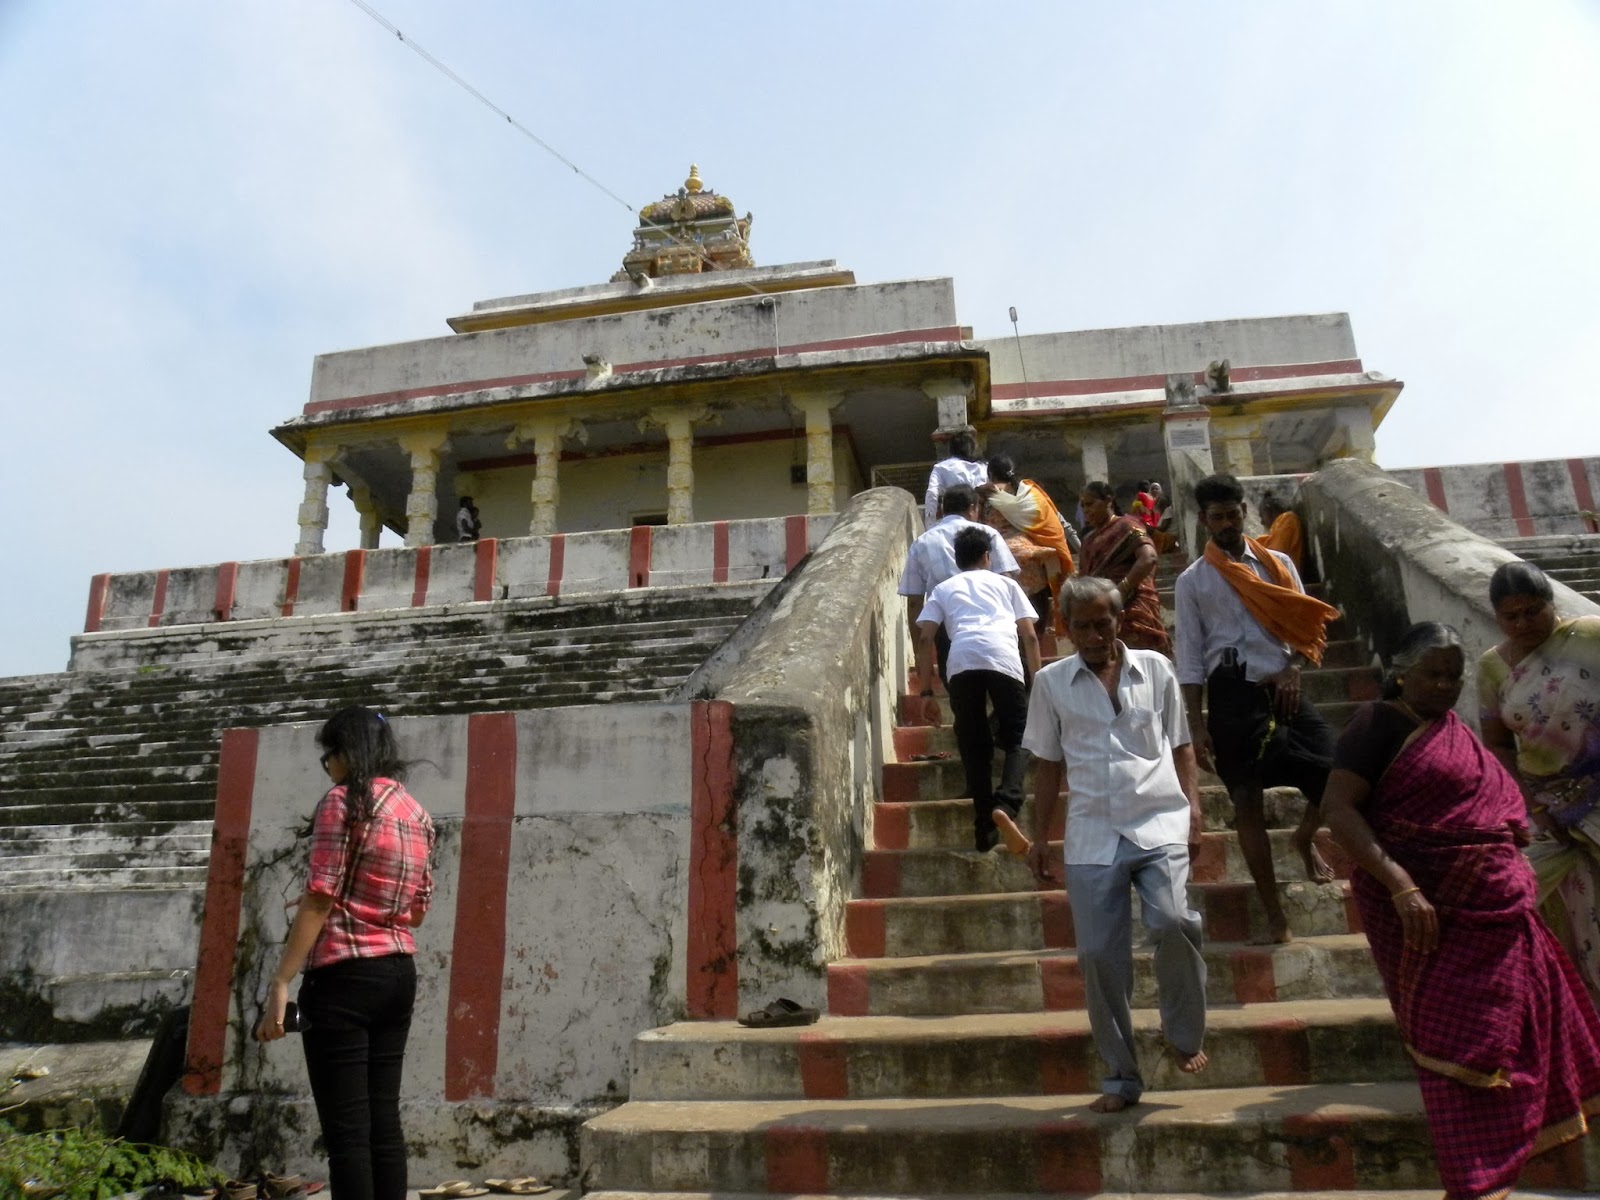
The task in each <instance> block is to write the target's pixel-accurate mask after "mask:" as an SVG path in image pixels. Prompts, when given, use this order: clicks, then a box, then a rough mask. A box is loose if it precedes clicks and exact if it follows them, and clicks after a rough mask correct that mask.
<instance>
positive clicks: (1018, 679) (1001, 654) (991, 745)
mask: <svg viewBox="0 0 1600 1200" xmlns="http://www.w3.org/2000/svg"><path fill="white" fill-rule="evenodd" d="M993 536H994V531H993V530H991V529H989V528H987V527H985V526H982V525H974V526H970V527H968V528H965V529H962V530H960V531H959V532H958V533H957V534H956V536H955V556H956V566H957V567H958V568H959V570H958V572H957V573H956V574H955V575H953V576H952V577H951V578H949V579H946V580H945V581H944V582H943V583H941V584H939V586H938V587H936V588H934V589H933V591H932V592H930V593H929V594H928V598H927V601H926V602H925V603H924V604H923V606H922V614H921V616H920V617H919V618H918V620H917V632H918V636H917V674H918V675H919V676H920V677H921V678H922V679H924V680H926V679H929V678H931V672H932V670H933V659H934V654H935V646H934V636H935V634H936V633H937V632H938V631H939V629H940V628H941V627H942V628H943V629H944V631H945V634H946V635H947V636H948V638H949V640H950V654H949V660H948V663H947V666H946V671H947V674H946V675H945V677H944V679H945V690H946V691H947V692H949V694H950V712H951V714H952V715H953V716H954V718H955V727H956V746H957V748H958V749H959V751H960V753H961V767H962V770H963V771H964V772H965V773H966V779H967V795H969V796H970V797H971V798H972V823H973V836H974V842H975V844H976V846H977V848H978V850H979V852H983V851H987V850H991V849H993V848H994V846H995V845H996V843H997V842H998V841H999V840H1000V833H999V831H998V830H997V828H996V819H997V817H998V816H999V814H1001V813H1003V814H1004V822H1003V825H1004V826H1006V827H1010V828H1014V827H1015V821H1016V816H1017V814H1018V813H1019V812H1020V811H1021V810H1022V796H1023V793H1022V787H1023V777H1024V775H1025V774H1026V772H1027V769H1028V755H1027V753H1026V752H1025V751H1024V750H1023V749H1022V730H1023V726H1024V724H1025V723H1026V721H1027V718H1028V682H1029V681H1030V680H1031V679H1032V678H1033V677H1034V676H1035V675H1036V674H1038V672H1039V637H1038V635H1037V634H1036V633H1035V632H1034V629H1033V622H1034V616H1035V614H1034V611H1033V603H1032V602H1031V601H1030V600H1029V599H1028V597H1027V595H1026V593H1024V592H1023V590H1022V586H1021V585H1020V584H1019V583H1017V581H1016V580H1015V579H1011V578H1008V577H1007V576H1005V575H997V574H995V573H994V572H993V571H991V570H990V569H989V567H990V562H989V560H990V555H991V546H992V542H991V538H992V537H993ZM1019 647H1020V650H1019ZM922 696H923V702H924V706H925V708H926V710H927V712H926V715H928V716H930V717H931V718H932V720H933V721H934V723H935V724H937V723H938V719H939V713H938V710H937V708H936V707H934V705H935V704H936V701H934V698H933V689H932V688H930V687H924V688H923V689H922ZM991 709H992V710H993V713H994V728H993V730H991V727H990V723H989V714H990V710H991ZM996 745H998V746H999V748H1000V749H1001V751H1003V752H1004V754H1005V764H1004V766H1003V767H1002V768H1001V772H1000V786H999V787H998V788H996V787H995V786H994V778H993V777H994V751H995V746H996ZM1008 848H1010V849H1016V850H1021V849H1024V847H1021V846H1017V847H1011V846H1008Z"/></svg>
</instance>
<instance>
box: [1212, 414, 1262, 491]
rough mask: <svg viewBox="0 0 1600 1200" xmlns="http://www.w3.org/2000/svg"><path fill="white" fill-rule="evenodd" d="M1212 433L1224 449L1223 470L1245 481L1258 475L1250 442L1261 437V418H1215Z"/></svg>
mask: <svg viewBox="0 0 1600 1200" xmlns="http://www.w3.org/2000/svg"><path fill="white" fill-rule="evenodd" d="M1211 432H1212V434H1213V435H1214V436H1215V437H1216V439H1217V441H1218V443H1219V444H1220V446H1221V449H1222V456H1221V457H1222V470H1223V473H1224V474H1227V475H1237V476H1238V477H1239V478H1241V479H1243V478H1245V477H1246V476H1248V475H1254V474H1255V473H1256V460H1255V453H1254V451H1253V450H1252V449H1251V447H1250V440H1251V439H1252V438H1255V437H1260V436H1261V418H1260V417H1213V418H1212V419H1211Z"/></svg>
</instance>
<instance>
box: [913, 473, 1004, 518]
mask: <svg viewBox="0 0 1600 1200" xmlns="http://www.w3.org/2000/svg"><path fill="white" fill-rule="evenodd" d="M988 482H989V464H988V463H981V462H968V461H967V460H966V459H964V458H955V457H954V456H952V457H950V458H944V459H940V460H939V461H938V462H936V463H934V464H933V470H932V471H930V472H928V491H927V494H926V495H924V496H923V498H922V520H923V523H924V524H926V525H927V526H928V527H929V528H932V526H933V524H934V523H935V522H936V521H938V519H939V497H940V496H942V495H944V494H945V491H946V489H948V488H953V487H955V486H956V484H958V483H964V484H966V485H967V486H968V487H970V488H980V487H982V486H983V485H984V484H986V483H988Z"/></svg>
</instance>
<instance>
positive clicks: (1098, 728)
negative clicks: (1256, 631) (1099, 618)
mask: <svg viewBox="0 0 1600 1200" xmlns="http://www.w3.org/2000/svg"><path fill="white" fill-rule="evenodd" d="M1119 647H1120V650H1121V654H1122V664H1121V667H1120V668H1119V670H1118V674H1117V703H1118V704H1119V705H1120V706H1121V709H1122V711H1121V712H1117V711H1115V710H1113V708H1112V706H1111V697H1110V696H1109V695H1107V694H1106V689H1105V686H1104V685H1103V684H1102V683H1101V682H1100V680H1099V679H1098V678H1097V677H1096V676H1095V673H1094V671H1092V670H1091V669H1090V668H1089V665H1088V664H1087V663H1085V662H1084V661H1083V656H1082V655H1081V654H1074V655H1073V656H1072V657H1071V658H1065V659H1062V660H1061V661H1060V662H1054V663H1051V664H1050V665H1049V666H1047V667H1045V668H1044V670H1042V671H1040V672H1039V674H1038V675H1036V676H1034V680H1033V695H1032V696H1031V697H1030V698H1029V700H1028V727H1027V731H1026V732H1025V733H1024V734H1023V737H1022V744H1023V746H1024V747H1025V748H1026V749H1028V750H1029V751H1031V752H1032V753H1033V754H1034V755H1035V756H1036V757H1038V758H1043V759H1048V760H1049V761H1050V762H1065V763H1066V767H1067V838H1066V861H1067V862H1068V863H1074V864H1081V865H1087V866H1110V865H1111V863H1112V862H1113V861H1114V859H1115V856H1116V852H1117V844H1118V841H1119V840H1120V839H1121V838H1127V839H1128V840H1129V841H1130V842H1132V843H1133V844H1134V845H1135V846H1138V847H1139V848H1140V849H1142V850H1153V849H1155V848H1156V847H1157V846H1173V845H1184V844H1186V843H1187V842H1188V841H1189V798H1188V797H1187V796H1186V795H1184V792H1183V785H1182V784H1181V783H1179V781H1178V769H1177V766H1176V765H1175V764H1174V763H1173V761H1172V752H1173V750H1174V749H1175V748H1177V747H1179V746H1187V745H1188V744H1189V740H1190V739H1189V719H1188V717H1187V716H1185V714H1184V710H1183V696H1182V693H1180V692H1179V690H1178V677H1177V676H1176V675H1175V674H1174V673H1173V670H1172V665H1171V664H1170V663H1168V662H1167V660H1166V658H1165V656H1163V655H1161V654H1158V653H1157V652H1156V651H1154V650H1130V649H1128V647H1126V646H1121V645H1120V643H1119Z"/></svg>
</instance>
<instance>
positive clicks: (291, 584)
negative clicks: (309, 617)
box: [278, 558, 300, 617]
mask: <svg viewBox="0 0 1600 1200" xmlns="http://www.w3.org/2000/svg"><path fill="white" fill-rule="evenodd" d="M299 598H300V560H299V559H298V558H290V559H286V560H285V561H284V576H283V607H282V608H281V609H280V610H279V613H278V615H279V616H284V617H292V616H294V602H295V601H296V600H298V599H299Z"/></svg>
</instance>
